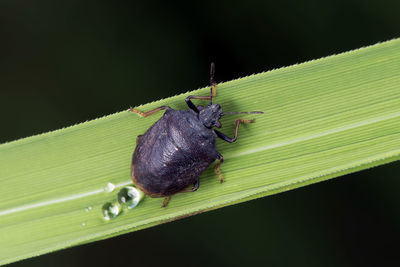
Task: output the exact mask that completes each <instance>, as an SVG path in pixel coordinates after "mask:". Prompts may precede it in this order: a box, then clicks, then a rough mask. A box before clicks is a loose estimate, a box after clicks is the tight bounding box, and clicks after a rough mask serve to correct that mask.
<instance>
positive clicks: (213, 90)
mask: <svg viewBox="0 0 400 267" xmlns="http://www.w3.org/2000/svg"><path fill="white" fill-rule="evenodd" d="M214 74H215V64H214V63H211V67H210V85H211V92H210V95H209V96H195V95H190V96H188V97H186V99H185V101H186V104H187V105H188V107H189V108H190V109H192V110H193V111H195V112H196V113H199V112H200V111H199V109H198V108H197V107H196V105H195V104H193V102H192V101H191V99H200V100H208V101H210V104H211V103H212V98H213V97H214V96H215V95H216V91H217V83H216V82H215V80H214Z"/></svg>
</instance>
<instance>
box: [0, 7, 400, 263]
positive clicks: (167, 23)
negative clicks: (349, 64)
mask: <svg viewBox="0 0 400 267" xmlns="http://www.w3.org/2000/svg"><path fill="white" fill-rule="evenodd" d="M399 11H400V2H399V1H398V0H393V1H387V0H380V1H356V0H335V1H317V0H303V1H301V0H297V1H296V0H294V1H275V2H269V1H249V0H248V1H198V2H190V1H186V2H184V3H179V4H178V3H176V4H172V3H171V2H170V1H124V2H123V1H76V0H71V1H42V0H38V1H11V0H4V1H1V2H0V89H1V105H0V114H1V125H2V127H1V140H0V142H1V143H3V142H6V141H11V140H15V139H18V138H22V137H26V136H30V135H35V134H39V133H42V132H46V131H50V130H54V129H58V128H61V127H65V126H69V125H73V124H75V123H79V122H83V121H86V120H91V119H94V118H97V117H100V116H103V115H106V114H110V113H114V112H117V111H121V110H123V109H127V108H128V107H129V106H130V105H132V106H136V105H139V104H143V103H146V102H149V101H153V100H157V99H160V98H164V97H168V96H171V95H175V94H180V93H184V92H186V91H188V90H192V89H196V88H199V87H204V86H206V85H207V84H208V79H209V65H210V62H211V61H214V62H215V63H216V79H217V81H228V80H231V79H235V78H238V77H241V76H246V75H249V74H252V73H257V72H262V71H266V70H270V69H274V68H279V67H283V66H288V65H291V64H295V63H300V62H304V61H307V60H311V59H315V58H319V57H324V56H327V55H331V54H335V53H340V52H344V51H347V50H351V49H355V48H359V47H362V46H366V45H371V44H374V43H377V42H379V41H385V40H388V39H392V38H395V37H400V27H399V25H400V16H399ZM377 90H378V88H377ZM249 93H251V92H249ZM182 101H183V99H182ZM221 104H222V105H223V103H221ZM399 173H400V166H399V164H398V163H392V164H389V165H385V166H381V167H378V168H374V169H371V170H367V171H363V172H359V173H355V174H353V175H347V176H345V177H341V178H338V179H334V180H331V181H328V182H324V183H320V184H315V185H311V186H307V187H305V188H301V189H297V190H294V191H290V192H286V193H282V194H279V195H274V196H271V197H266V198H263V199H259V200H253V201H250V202H246V203H242V204H238V205H235V206H231V207H227V208H222V209H218V210H216V211H211V212H208V213H205V214H201V215H196V216H194V217H191V218H186V219H183V220H180V221H177V222H172V223H168V224H165V225H161V226H157V227H154V228H150V229H146V230H142V231H139V232H134V233H131V234H126V235H123V236H120V237H116V238H111V239H108V240H104V241H99V242H95V243H91V244H87V245H82V246H77V247H74V248H70V249H66V250H62V251H58V252H55V253H51V254H47V255H43V256H40V257H36V258H32V259H28V260H24V261H21V262H17V263H14V264H10V265H9V266H10V267H11V266H12V267H17V266H54V265H56V266H58V267H62V266H89V265H90V266H99V267H100V266H114V265H121V266H122V265H125V266H172V265H175V266H243V265H268V266H377V265H388V264H396V263H397V264H398V263H399V260H398V255H397V251H398V246H399V245H398V240H399V237H400V207H399V206H398V204H399V203H400V196H399V194H398V192H399V190H400V183H399V179H398V177H399Z"/></svg>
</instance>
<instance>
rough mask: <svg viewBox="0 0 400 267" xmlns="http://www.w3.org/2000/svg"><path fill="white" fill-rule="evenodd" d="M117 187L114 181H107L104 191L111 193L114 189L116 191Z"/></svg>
mask: <svg viewBox="0 0 400 267" xmlns="http://www.w3.org/2000/svg"><path fill="white" fill-rule="evenodd" d="M114 189H115V185H114V184H113V183H107V185H106V187H105V188H104V191H106V192H107V193H110V192H112V191H114Z"/></svg>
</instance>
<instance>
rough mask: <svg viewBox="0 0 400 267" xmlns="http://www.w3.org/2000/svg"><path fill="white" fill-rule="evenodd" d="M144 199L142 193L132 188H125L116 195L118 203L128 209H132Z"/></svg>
mask: <svg viewBox="0 0 400 267" xmlns="http://www.w3.org/2000/svg"><path fill="white" fill-rule="evenodd" d="M143 197H144V193H143V192H142V191H140V190H139V189H137V188H135V187H133V186H125V187H124V188H122V189H121V190H120V191H119V193H118V202H119V203H120V204H121V205H123V206H124V207H126V208H128V209H133V208H134V207H136V206H137V204H139V202H140V200H142V198H143Z"/></svg>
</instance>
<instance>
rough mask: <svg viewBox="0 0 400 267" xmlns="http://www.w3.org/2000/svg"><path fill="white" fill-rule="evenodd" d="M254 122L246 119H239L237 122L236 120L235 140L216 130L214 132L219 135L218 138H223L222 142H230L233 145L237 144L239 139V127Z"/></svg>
mask: <svg viewBox="0 0 400 267" xmlns="http://www.w3.org/2000/svg"><path fill="white" fill-rule="evenodd" d="M253 122H254V120H245V119H237V120H235V135H234V137H233V138H230V137H228V136H226V135H225V134H223V133H221V132H220V131H218V130H214V132H215V133H216V134H217V136H218V137H219V138H221V139H222V140H224V141H226V142H229V143H233V142H235V141H236V139H237V136H238V131H239V125H240V124H241V123H253Z"/></svg>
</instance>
